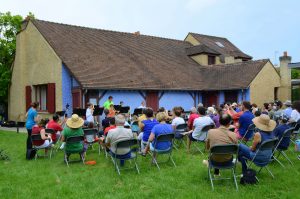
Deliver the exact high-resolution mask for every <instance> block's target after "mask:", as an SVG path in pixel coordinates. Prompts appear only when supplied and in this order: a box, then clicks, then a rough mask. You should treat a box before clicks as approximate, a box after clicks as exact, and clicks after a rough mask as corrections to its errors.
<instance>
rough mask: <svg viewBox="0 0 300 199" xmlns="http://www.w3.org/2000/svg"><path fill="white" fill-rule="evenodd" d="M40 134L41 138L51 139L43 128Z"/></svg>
mask: <svg viewBox="0 0 300 199" xmlns="http://www.w3.org/2000/svg"><path fill="white" fill-rule="evenodd" d="M40 134H41V138H42V139H43V140H50V139H51V137H50V136H49V135H48V134H47V133H46V131H45V129H42V130H41V132H40Z"/></svg>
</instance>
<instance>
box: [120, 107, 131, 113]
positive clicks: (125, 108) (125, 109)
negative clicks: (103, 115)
mask: <svg viewBox="0 0 300 199" xmlns="http://www.w3.org/2000/svg"><path fill="white" fill-rule="evenodd" d="M129 109H130V107H129V106H122V107H121V109H120V113H128V111H129Z"/></svg>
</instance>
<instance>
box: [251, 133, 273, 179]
mask: <svg viewBox="0 0 300 199" xmlns="http://www.w3.org/2000/svg"><path fill="white" fill-rule="evenodd" d="M277 142H278V139H277V138H274V139H270V140H267V141H264V142H263V143H261V145H260V146H259V148H258V149H257V151H256V153H255V155H254V157H253V158H252V159H251V160H250V161H251V162H250V164H249V165H248V168H250V167H251V166H252V164H254V165H256V166H257V167H260V169H259V171H258V172H257V174H259V173H260V171H261V170H262V169H263V168H265V169H266V170H267V171H268V172H269V174H270V175H271V176H272V178H275V177H274V175H273V173H272V172H271V171H270V169H269V168H268V164H269V163H270V162H272V157H273V151H274V150H275V147H276V144H277ZM263 152H270V156H269V157H267V158H266V159H265V160H264V161H258V160H255V158H256V157H257V156H258V155H260V153H263ZM256 178H257V177H256ZM257 179H258V178H257Z"/></svg>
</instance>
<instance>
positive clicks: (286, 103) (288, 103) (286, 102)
mask: <svg viewBox="0 0 300 199" xmlns="http://www.w3.org/2000/svg"><path fill="white" fill-rule="evenodd" d="M284 105H286V106H292V102H291V101H290V100H286V101H285V102H284Z"/></svg>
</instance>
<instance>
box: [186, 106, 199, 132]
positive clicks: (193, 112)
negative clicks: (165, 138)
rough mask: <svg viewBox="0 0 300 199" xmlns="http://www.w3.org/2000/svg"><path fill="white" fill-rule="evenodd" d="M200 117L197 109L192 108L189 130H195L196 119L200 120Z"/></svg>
mask: <svg viewBox="0 0 300 199" xmlns="http://www.w3.org/2000/svg"><path fill="white" fill-rule="evenodd" d="M198 117H199V115H198V113H197V109H196V108H195V107H192V108H191V115H190V117H189V120H188V128H189V130H192V129H193V124H194V120H195V119H196V118H198Z"/></svg>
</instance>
